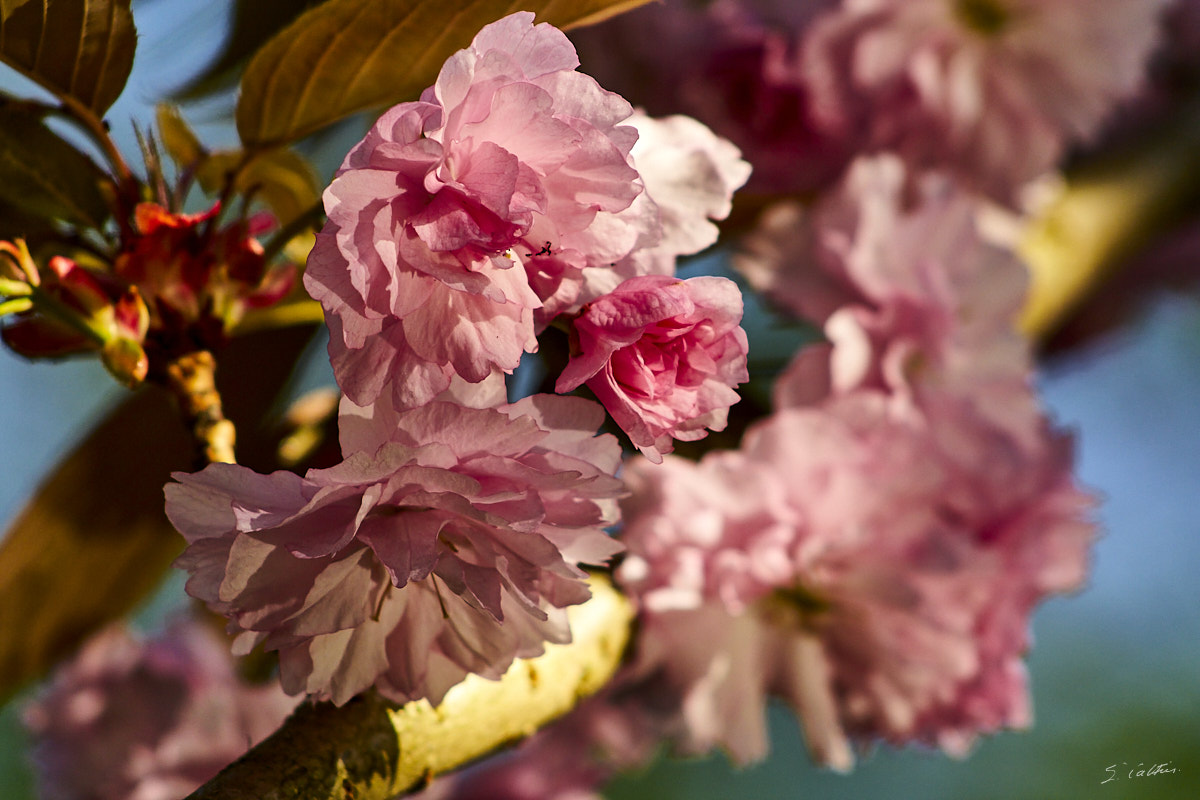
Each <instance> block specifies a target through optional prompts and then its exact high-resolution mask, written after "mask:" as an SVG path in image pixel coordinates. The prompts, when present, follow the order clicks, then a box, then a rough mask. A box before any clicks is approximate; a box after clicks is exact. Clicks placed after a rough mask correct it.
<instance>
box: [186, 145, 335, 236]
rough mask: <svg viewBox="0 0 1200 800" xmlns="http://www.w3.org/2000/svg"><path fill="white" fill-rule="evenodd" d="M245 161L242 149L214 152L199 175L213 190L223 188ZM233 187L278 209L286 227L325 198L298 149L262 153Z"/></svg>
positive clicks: (209, 191)
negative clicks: (231, 174) (232, 172)
mask: <svg viewBox="0 0 1200 800" xmlns="http://www.w3.org/2000/svg"><path fill="white" fill-rule="evenodd" d="M241 161H242V152H241V151H223V152H219V153H213V154H212V155H211V156H209V157H208V158H207V159H205V160H204V162H203V163H202V164H201V165H200V168H199V169H198V170H197V171H196V178H197V180H199V181H200V185H201V187H202V188H203V189H204V191H206V192H208V193H209V194H217V193H219V192H220V190H221V187H222V185H223V183H224V181H225V180H226V179H227V176H228V174H229V173H230V172H231V171H232V170H235V169H237V168H238V166H239V164H241ZM233 188H234V190H235V191H237V192H238V193H239V194H242V195H247V196H250V197H252V198H254V199H256V200H260V201H262V202H263V203H265V204H266V205H267V207H269V208H270V209H271V211H273V212H274V213H275V217H276V218H277V219H278V221H279V225H280V226H281V227H282V226H284V225H287V224H288V223H289V222H291V221H292V220H294V219H296V217H298V216H300V215H301V214H303V213H305V212H306V211H308V210H309V209H310V208H312V207H313V206H314V205H316V203H317V201H318V200H320V198H321V190H320V187H318V186H317V177H316V174H315V173H314V172H313V169H312V166H311V165H310V164H309V163H308V161H307V159H305V158H304V156H302V155H300V154H299V153H297V152H295V151H294V150H268V151H264V152H261V153H258V154H257V155H255V156H254V157H253V158H251V159H250V161H249V162H248V163H246V164H245V165H243V166H242V167H241V171H240V172H238V174H237V178H236V180H235V181H234V184H233Z"/></svg>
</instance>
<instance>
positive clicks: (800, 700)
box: [618, 157, 1094, 769]
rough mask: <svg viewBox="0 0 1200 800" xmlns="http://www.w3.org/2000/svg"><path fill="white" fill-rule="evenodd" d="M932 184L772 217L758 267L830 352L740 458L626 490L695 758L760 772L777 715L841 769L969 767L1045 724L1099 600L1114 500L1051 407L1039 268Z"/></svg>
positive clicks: (660, 651)
mask: <svg viewBox="0 0 1200 800" xmlns="http://www.w3.org/2000/svg"><path fill="white" fill-rule="evenodd" d="M915 185H916V186H917V188H918V189H919V190H920V191H919V192H918V194H917V197H916V198H911V197H910V196H909V193H908V191H907V190H908V189H911V188H912V187H913V186H914V183H913V182H912V181H910V180H909V178H908V175H907V172H906V169H905V168H904V165H903V164H902V162H901V161H900V160H899V159H898V158H896V157H880V158H875V159H864V160H860V161H859V162H857V163H856V164H855V165H854V166H853V167H852V168H851V169H850V171H849V172H848V175H847V177H846V179H845V181H844V183H843V184H842V185H841V186H840V187H839V188H838V190H837V191H835V192H834V193H832V194H830V195H829V196H827V197H825V198H823V199H822V200H821V201H820V202H818V203H817V204H816V207H815V208H814V209H813V210H812V211H810V212H807V213H804V214H800V213H798V212H796V211H795V210H794V209H793V208H790V207H781V208H778V209H776V210H775V211H774V212H772V213H771V214H770V215H768V218H767V224H766V226H765V227H764V228H763V229H762V230H760V231H759V232H758V233H757V234H756V235H755V237H754V238H753V239H752V240H751V241H750V242H749V243H748V245H747V247H746V253H745V254H744V255H743V256H742V257H741V258H740V259H739V266H740V267H741V269H742V270H743V272H744V273H745V274H747V275H748V276H749V277H750V279H751V281H752V282H753V283H754V284H755V285H756V286H757V287H759V288H760V289H762V290H764V291H766V292H767V293H768V294H770V295H771V296H772V297H774V298H775V299H776V301H777V302H778V303H779V304H780V305H781V306H783V307H784V308H785V309H788V310H790V311H791V312H792V313H793V314H795V315H796V316H799V317H801V318H804V319H807V320H809V321H811V322H813V323H815V324H817V325H820V326H822V328H823V330H824V333H825V335H826V338H827V341H826V342H824V343H820V344H817V345H814V346H812V347H810V348H807V349H805V350H802V351H801V352H800V353H799V354H798V355H797V357H796V358H795V359H794V361H793V363H792V365H791V366H790V367H789V368H788V369H787V370H786V371H785V373H784V374H783V375H782V376H781V377H780V378H779V380H778V382H777V385H776V391H775V404H776V411H775V412H774V413H773V414H771V415H770V416H768V417H767V418H766V419H764V420H762V421H760V422H758V423H756V424H755V425H753V426H751V428H750V429H749V431H748V432H747V434H746V436H745V438H744V439H743V443H742V447H741V449H740V450H738V451H736V452H728V453H709V454H707V455H706V456H705V457H704V458H703V459H702V460H701V461H700V462H699V463H698V464H692V463H690V462H683V461H680V460H678V459H674V458H670V459H668V460H667V461H666V462H665V463H664V464H663V465H662V467H658V468H654V467H651V466H648V465H647V464H645V463H644V462H636V461H635V462H634V463H632V464H631V465H630V466H629V467H628V469H627V471H626V474H627V479H628V480H629V482H630V484H631V488H632V489H633V490H634V492H633V495H632V497H631V498H630V499H629V500H628V501H627V503H626V506H625V518H626V529H625V535H624V541H625V543H626V545H627V546H628V548H629V556H628V557H627V558H626V560H625V561H624V563H623V564H622V566H621V567H620V569H619V571H618V579H619V580H620V581H621V583H622V585H623V586H625V588H627V589H628V590H629V591H630V592H631V593H632V594H633V595H634V596H635V597H637V598H639V601H640V604H641V607H642V619H641V629H640V630H641V633H640V637H639V655H638V660H637V662H636V664H637V670H638V671H639V672H640V673H641V674H642V675H643V676H645V677H643V678H641V681H642V683H643V684H644V685H646V686H650V685H653V686H657V687H659V688H660V689H662V690H664V691H666V692H667V694H668V695H670V696H673V697H674V698H675V700H676V703H677V708H678V714H679V717H680V719H681V727H680V730H679V731H677V732H675V733H674V734H673V736H674V739H675V741H676V743H677V746H678V747H679V748H680V749H682V750H684V751H686V752H703V751H705V750H707V749H709V748H711V747H713V746H715V745H722V746H724V747H726V748H727V749H728V750H729V751H730V752H731V754H732V755H733V756H734V757H735V758H736V759H738V760H739V761H750V760H754V759H757V758H761V757H762V756H763V755H765V748H766V738H765V730H764V727H763V712H764V709H765V705H766V701H767V698H768V697H769V696H778V697H781V698H783V699H784V700H785V701H787V702H788V703H789V704H790V705H791V706H792V707H793V709H794V710H795V711H796V713H797V715H798V718H799V720H800V723H801V725H802V727H803V728H804V731H805V736H806V739H807V741H808V744H809V747H810V749H811V751H812V752H813V755H814V757H815V758H816V759H817V760H818V761H819V762H821V763H825V764H828V765H831V766H834V767H836V768H839V769H845V768H848V767H849V766H850V765H851V764H852V762H853V753H854V743H855V742H861V743H863V744H867V743H869V742H871V741H873V740H876V739H880V738H882V739H886V740H888V741H890V742H893V743H896V744H903V743H908V742H921V743H925V744H928V745H933V746H937V747H941V748H943V749H945V750H947V751H949V752H952V753H963V752H965V750H966V749H967V747H969V745H970V743H971V742H972V741H973V740H974V738H975V737H976V736H978V735H979V734H980V733H986V732H990V731H995V730H998V729H1000V728H1005V727H1022V726H1024V725H1026V724H1028V722H1029V719H1030V709H1029V701H1028V690H1027V686H1026V682H1025V673H1024V667H1023V664H1022V656H1023V654H1024V652H1025V650H1026V649H1027V647H1028V644H1029V639H1028V633H1027V627H1028V620H1029V615H1030V612H1031V611H1032V609H1033V608H1034V606H1035V605H1036V604H1037V603H1038V602H1040V601H1041V600H1042V599H1043V598H1045V597H1046V596H1048V595H1050V594H1053V593H1057V592H1064V591H1070V590H1072V589H1074V588H1077V587H1078V586H1079V585H1080V583H1081V582H1082V580H1083V577H1084V575H1085V572H1086V563H1087V551H1088V547H1089V545H1090V543H1091V541H1092V538H1093V537H1094V526H1093V525H1092V523H1091V521H1090V520H1089V519H1088V512H1089V509H1090V507H1091V505H1092V502H1093V501H1092V499H1091V497H1090V496H1089V495H1088V494H1087V493H1086V492H1084V491H1082V490H1080V489H1079V488H1078V487H1077V486H1076V485H1075V483H1074V481H1073V479H1072V476H1071V460H1072V459H1071V442H1070V437H1067V436H1064V435H1062V434H1059V433H1057V432H1055V431H1054V430H1053V428H1052V427H1051V425H1050V424H1049V422H1048V421H1047V420H1046V419H1045V417H1044V416H1043V415H1042V413H1041V411H1040V409H1039V408H1038V406H1037V403H1036V400H1035V398H1034V395H1033V391H1032V386H1031V381H1030V376H1031V359H1030V354H1029V352H1028V347H1027V345H1026V344H1025V343H1024V342H1023V341H1022V340H1021V339H1020V337H1019V336H1018V335H1017V334H1016V332H1015V315H1016V310H1017V308H1018V307H1019V303H1020V300H1021V296H1022V293H1023V290H1024V286H1025V275H1024V272H1023V270H1022V267H1021V265H1020V264H1019V263H1017V262H1016V261H1015V260H1014V259H1013V258H1012V257H1011V255H1010V254H1008V253H1007V252H1005V251H1004V249H1003V248H999V247H996V246H994V245H993V244H991V243H990V241H989V240H988V238H987V237H985V236H984V235H983V233H984V231H983V227H982V226H981V224H980V219H981V217H980V215H979V212H980V206H979V204H978V203H977V201H974V200H972V199H971V198H969V197H967V196H966V195H964V194H962V193H960V192H958V191H956V190H954V188H953V187H952V186H951V185H949V184H946V183H943V182H940V181H935V182H930V181H918V182H916V184H915ZM910 203H911V204H910Z"/></svg>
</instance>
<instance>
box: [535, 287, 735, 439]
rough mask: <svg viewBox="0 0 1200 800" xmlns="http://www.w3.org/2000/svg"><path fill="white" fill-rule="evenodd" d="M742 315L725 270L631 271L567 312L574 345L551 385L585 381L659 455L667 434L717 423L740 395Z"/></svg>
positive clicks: (700, 430) (689, 435)
mask: <svg viewBox="0 0 1200 800" xmlns="http://www.w3.org/2000/svg"><path fill="white" fill-rule="evenodd" d="M741 319H742V296H741V293H740V292H739V291H738V289H737V286H736V285H735V284H734V283H733V282H732V281H730V280H728V279H726V278H712V277H699V278H691V279H689V280H686V281H681V280H678V279H676V278H672V277H669V276H665V275H648V276H645V277H639V278H631V279H630V280H627V281H625V282H624V283H622V284H621V285H620V286H618V287H617V288H616V289H614V290H613V292H612V293H611V294H608V295H605V296H604V297H601V298H600V299H598V300H596V301H594V302H592V303H589V304H588V305H587V306H585V307H584V309H583V313H582V314H581V315H580V316H579V317H578V318H577V319H576V320H575V323H574V331H575V334H576V335H577V337H578V350H579V352H578V354H577V355H575V356H574V357H572V359H571V361H570V363H569V364H568V365H567V367H566V369H564V370H563V373H562V375H561V376H559V379H558V383H557V384H556V386H555V388H556V390H557V391H560V392H567V391H570V390H572V389H574V388H576V387H577V386H580V385H582V384H584V383H586V384H587V386H588V388H589V389H591V390H592V391H593V392H594V393H595V395H596V397H597V398H599V400H600V402H601V403H603V404H604V407H605V408H607V409H608V413H609V414H611V415H612V418H613V420H615V421H616V423H617V424H618V425H620V426H621V429H622V430H624V431H625V432H626V433H627V434H629V438H630V440H631V441H632V442H633V444H634V445H635V446H637V447H638V449H640V450H641V451H642V452H643V453H645V454H646V455H647V457H649V458H651V459H652V460H655V461H659V460H661V458H662V454H663V453H669V452H671V450H672V442H671V440H672V439H681V440H684V441H692V440H695V439H702V438H704V437H705V436H707V435H708V431H707V430H705V429H706V428H707V429H711V430H715V431H719V430H723V429H724V428H725V421H726V417H727V414H728V411H729V407H730V406H731V405H733V404H734V403H736V402H737V401H738V399H739V397H738V393H737V392H736V391H735V390H734V388H733V387H734V386H735V385H737V384H739V383H743V382H745V381H746V380H748V379H749V376H748V374H747V371H746V353H747V342H746V333H745V331H743V330H742V329H741V328H740V327H739V325H738V323H740V322H741Z"/></svg>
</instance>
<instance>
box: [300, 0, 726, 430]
mask: <svg viewBox="0 0 1200 800" xmlns="http://www.w3.org/2000/svg"><path fill="white" fill-rule="evenodd" d="M532 20H533V15H532V14H531V13H528V12H521V13H516V14H512V15H510V16H508V17H505V18H504V19H502V20H500V21H498V22H495V23H493V24H491V25H488V26H486V27H485V28H483V30H481V31H480V33H479V34H478V35H477V36H476V37H475V40H474V41H473V42H472V44H471V46H470V47H469V48H467V49H465V50H461V51H459V52H458V53H456V54H454V55H453V56H451V58H450V59H449V60H448V61H447V62H446V64H445V65H444V66H443V68H442V71H441V73H440V74H439V76H438V79H437V82H436V83H435V84H434V85H433V86H432V87H430V88H429V89H428V90H426V92H425V93H424V94H423V95H422V96H421V99H420V101H418V102H411V103H402V104H400V105H398V106H396V107H394V108H392V109H391V110H389V111H388V112H386V113H385V114H384V115H383V116H382V117H380V119H379V120H378V122H376V124H375V125H374V126H373V127H372V129H371V131H370V132H369V133H368V134H367V136H366V138H364V139H363V141H362V142H360V143H359V144H358V145H356V146H355V148H354V149H352V150H351V152H350V153H349V155H348V156H347V157H346V159H345V161H344V162H343V164H342V167H341V169H340V170H339V172H338V175H337V176H336V178H335V179H334V181H333V183H332V184H331V185H330V187H329V188H328V189H327V190H326V192H325V209H326V212H327V213H328V223H327V224H326V226H325V228H324V229H323V230H322V231H321V233H320V235H319V236H318V238H317V243H316V246H315V247H314V249H313V251H312V254H311V255H310V257H309V262H308V268H307V271H306V274H305V285H306V287H307V288H308V290H309V292H310V293H311V294H312V295H313V296H314V297H315V298H317V299H318V300H320V301H321V303H322V305H323V306H324V308H325V312H326V318H327V321H328V323H329V326H330V329H331V331H332V336H331V341H330V357H331V359H332V361H333V365H334V372H335V374H336V375H337V378H338V382H339V384H340V385H341V388H342V390H343V391H344V392H345V393H346V394H347V396H349V397H350V398H351V399H352V400H354V402H356V403H360V404H369V403H371V402H374V401H375V399H376V398H377V397H379V396H380V395H381V394H384V393H388V394H390V395H391V396H392V398H393V401H394V403H395V405H396V406H397V407H400V406H404V407H415V406H419V405H421V404H423V403H426V402H429V401H430V400H431V399H432V398H433V397H434V396H435V395H437V394H438V393H439V392H441V391H443V390H444V389H446V387H447V386H448V385H449V383H450V380H451V378H452V377H455V376H457V377H460V378H462V379H465V380H467V381H469V382H479V381H482V380H484V379H486V378H487V377H488V376H489V375H490V374H492V373H493V372H508V373H511V372H512V371H513V370H514V369H515V368H516V366H517V364H518V362H519V361H520V359H521V356H522V354H523V353H526V352H533V351H535V350H536V349H537V339H536V334H537V333H538V331H540V330H541V329H543V328H544V327H545V326H546V325H547V324H548V323H549V322H550V321H551V320H553V318H554V317H555V316H556V315H558V314H560V313H564V312H568V311H572V310H574V309H577V308H578V307H579V306H580V305H581V304H582V303H584V302H586V301H588V300H590V299H594V298H595V297H596V296H599V295H600V294H603V293H604V292H606V291H608V290H609V289H611V288H612V287H613V286H615V285H616V284H617V283H619V282H620V279H621V277H631V276H633V275H639V274H647V273H650V272H657V273H669V272H672V271H673V270H674V257H675V256H678V255H683V254H688V253H693V252H696V251H698V250H700V249H703V248H704V247H706V246H708V245H709V244H711V243H712V241H714V240H715V228H713V227H712V226H711V223H709V222H707V219H708V218H714V219H715V218H721V217H724V216H725V215H726V214H728V213H729V198H730V196H731V194H732V192H733V190H734V189H736V188H737V187H738V186H740V185H741V184H742V183H744V182H745V180H746V177H747V176H748V174H749V166H748V165H747V164H746V163H745V162H744V161H742V160H741V159H740V156H739V153H738V152H737V150H736V148H734V147H733V146H732V145H730V144H729V143H728V142H724V141H722V140H718V139H717V138H716V137H715V136H714V135H713V134H712V133H711V132H710V131H708V130H707V129H706V128H704V127H703V126H701V125H698V124H696V123H693V122H690V121H688V122H682V121H679V120H671V121H663V122H661V123H659V122H655V121H652V120H649V119H648V118H646V117H644V115H639V116H636V117H634V115H633V109H632V107H631V106H630V105H629V103H628V102H626V101H625V100H624V99H622V98H621V97H620V96H618V95H616V94H613V93H611V92H608V91H605V90H604V89H602V88H600V85H599V84H597V83H596V81H595V80H594V79H592V78H591V77H589V76H587V75H584V74H582V73H580V72H578V71H576V67H577V66H578V63H579V62H578V58H577V57H576V54H575V49H574V48H573V47H572V45H571V44H570V42H569V41H568V40H567V38H566V37H565V36H564V35H563V34H562V32H560V31H558V30H557V29H555V28H553V27H551V26H549V25H548V24H544V23H543V24H540V25H533V24H532ZM639 131H643V132H647V133H649V134H650V139H651V140H650V141H649V142H647V143H643V145H642V147H641V148H640V149H639V151H638V153H637V158H638V160H639V161H641V160H642V159H643V157H644V160H645V163H646V165H647V171H646V174H645V175H642V174H640V173H639V168H638V166H637V165H636V164H635V160H634V159H635V143H636V142H637V141H638V137H639ZM681 163H686V166H687V167H688V171H687V173H683V174H681V173H680V171H679V170H678V169H677V167H678V166H680V164H681ZM606 275H611V276H613V277H611V278H609V277H605V276H606ZM616 276H621V277H616Z"/></svg>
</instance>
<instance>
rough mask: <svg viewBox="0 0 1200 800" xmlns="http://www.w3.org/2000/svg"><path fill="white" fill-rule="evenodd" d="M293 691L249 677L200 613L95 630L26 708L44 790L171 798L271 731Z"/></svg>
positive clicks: (76, 795)
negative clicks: (155, 624) (155, 627)
mask: <svg viewBox="0 0 1200 800" xmlns="http://www.w3.org/2000/svg"><path fill="white" fill-rule="evenodd" d="M295 705H296V699H295V698H292V697H288V696H287V695H286V694H284V693H283V691H282V690H280V688H279V685H278V684H277V683H275V682H274V681H272V682H271V683H269V684H264V685H262V686H252V685H250V684H247V683H246V682H244V681H243V680H241V679H240V678H239V677H238V675H237V673H236V672H235V670H234V665H233V661H232V659H231V658H230V657H229V650H228V648H227V646H226V645H225V644H224V643H223V642H222V641H220V637H219V636H218V635H217V634H216V633H215V632H214V631H210V630H209V629H207V628H206V627H204V626H203V625H202V624H200V623H199V622H195V621H181V622H177V623H175V624H174V625H173V626H172V627H171V628H169V629H168V630H167V631H166V633H165V634H163V635H162V636H160V637H156V638H153V639H149V640H140V639H137V638H135V637H134V636H132V635H131V634H130V633H129V632H128V631H127V630H126V629H125V628H122V627H116V626H114V627H110V628H108V629H106V630H104V631H102V632H101V633H99V634H97V635H96V636H94V637H93V638H92V639H91V640H90V641H89V642H88V643H87V644H86V645H85V646H84V647H83V649H82V650H81V651H80V652H79V654H78V655H77V656H76V657H75V658H74V659H73V660H72V661H70V662H69V663H68V664H67V665H65V666H64V667H62V668H61V669H60V670H59V671H58V673H57V674H56V675H55V676H54V679H53V681H52V682H51V684H50V685H49V686H48V687H47V688H46V689H45V690H44V691H43V692H42V694H41V695H40V696H39V697H38V698H37V699H36V700H35V701H34V702H33V703H32V704H31V705H30V706H29V707H28V708H27V709H26V711H25V723H26V725H27V726H28V727H29V729H30V732H31V733H32V734H33V738H34V750H33V760H34V763H35V765H36V766H37V771H38V778H39V783H40V785H41V790H42V794H43V796H44V797H46V798H52V800H177V799H178V798H180V797H183V796H184V795H186V794H188V793H189V792H191V791H192V790H194V789H196V788H197V787H199V786H200V785H201V784H203V783H204V782H205V781H207V780H208V779H209V778H212V777H213V776H215V775H216V774H217V772H219V771H220V770H221V769H222V768H224V767H225V766H226V765H228V764H229V763H230V762H232V761H233V760H234V759H236V758H238V757H239V756H241V755H242V754H243V753H245V752H246V750H248V749H249V748H250V746H251V745H254V744H257V743H258V742H260V741H261V740H263V739H265V738H266V737H267V736H268V735H269V734H270V733H272V732H273V731H274V730H275V729H276V728H277V727H279V725H280V724H282V722H283V720H284V718H286V717H287V715H288V714H290V713H291V711H292V709H293V708H294V707H295Z"/></svg>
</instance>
